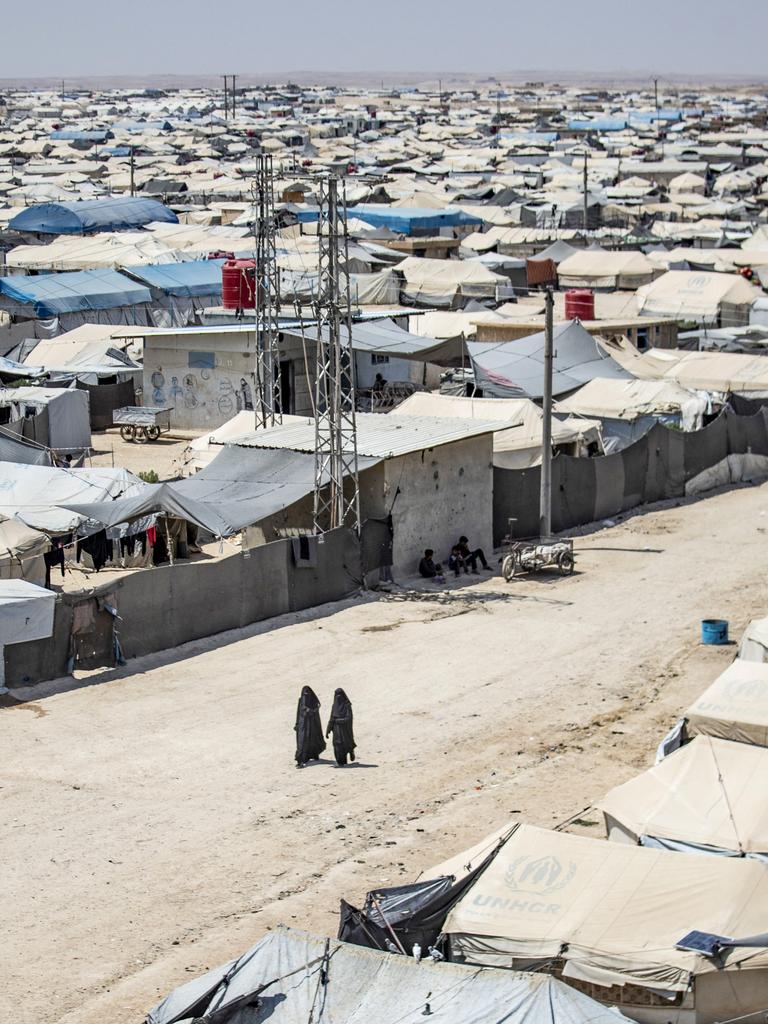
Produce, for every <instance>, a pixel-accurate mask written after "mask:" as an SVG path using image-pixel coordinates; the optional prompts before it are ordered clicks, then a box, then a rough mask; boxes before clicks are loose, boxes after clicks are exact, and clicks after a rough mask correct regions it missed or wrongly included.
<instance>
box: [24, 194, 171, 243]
mask: <svg viewBox="0 0 768 1024" xmlns="http://www.w3.org/2000/svg"><path fill="white" fill-rule="evenodd" d="M151 221H165V222H166V223H168V224H178V223H179V218H178V217H177V216H176V214H175V213H174V212H173V211H172V210H169V209H168V207H167V206H163V204H162V203H160V202H158V201H157V200H156V199H141V198H139V197H136V196H113V197H111V198H109V199H84V200H79V201H76V202H73V203H38V204H37V205H36V206H30V207H28V208H27V209H26V210H22V211H21V213H17V214H16V216H15V217H13V218H12V219H11V221H10V222H9V224H8V227H10V228H11V229H12V230H14V231H31V232H33V233H35V234H41V235H84V234H86V233H87V232H88V231H122V230H125V229H127V228H140V227H143V226H144V225H145V224H149V223H150V222H151Z"/></svg>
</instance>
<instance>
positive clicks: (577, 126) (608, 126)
mask: <svg viewBox="0 0 768 1024" xmlns="http://www.w3.org/2000/svg"><path fill="white" fill-rule="evenodd" d="M626 127H627V122H626V120H625V119H623V118H618V119H614V118H607V117H603V118H599V119H596V120H594V121H584V120H576V121H569V122H568V128H569V130H570V131H572V132H620V131H623V130H624V129H625V128H626Z"/></svg>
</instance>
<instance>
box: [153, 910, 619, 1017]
mask: <svg viewBox="0 0 768 1024" xmlns="http://www.w3.org/2000/svg"><path fill="white" fill-rule="evenodd" d="M426 952H427V951H426V950H424V953H425V954H426ZM214 1011H215V1012H214ZM209 1015H210V1016H209ZM192 1017H194V1018H195V1019H197V1018H201V1019H204V1020H208V1019H210V1020H217V1021H221V1024H225V1022H230V1024H259V1022H261V1021H265V1020H267V1019H269V1021H270V1024H307V1022H308V1021H310V1022H313V1024H385V1022H390V1021H391V1022H393V1024H395V1022H396V1024H422V1022H423V1021H424V1019H425V1018H427V1019H428V1018H430V1017H434V1018H435V1021H436V1022H437V1024H622V1022H624V1021H625V1018H623V1017H622V1016H621V1015H620V1014H617V1013H616V1012H615V1011H612V1010H608V1009H606V1008H604V1007H602V1006H600V1005H599V1004H598V1003H596V1002H595V1001H594V1000H593V999H590V998H589V996H585V995H582V994H581V993H580V992H574V991H573V989H570V988H569V987H568V986H567V985H564V984H563V983H562V982H560V981H557V980H555V979H554V978H550V977H546V976H545V975H537V974H522V973H510V972H508V971H495V970H480V971H478V970H474V969H469V968H467V967H461V966H459V965H457V964H451V963H434V962H433V961H432V960H431V958H429V957H427V958H426V959H424V960H422V961H421V962H417V961H416V960H414V959H412V958H411V957H404V956H401V955H396V954H392V953H381V952H379V951H378V950H372V949H365V948H363V947H361V946H353V945H350V944H349V943H343V942H338V941H337V940H335V939H322V938H316V937H315V936H313V935H307V934H306V933H304V932H299V931H294V930H292V929H289V928H285V927H282V926H281V927H279V928H277V929H276V930H275V931H273V932H271V933H270V934H268V935H266V936H265V937H264V938H263V939H261V940H260V941H259V942H257V943H256V945H255V946H253V947H252V948H251V949H249V950H248V951H247V952H246V953H244V954H243V956H241V957H240V958H239V959H238V960H233V961H231V962H230V963H227V964H223V965H222V966H221V967H217V968H215V969H214V970H212V971H209V972H208V973H207V974H204V975H203V976H202V977H200V978H196V979H194V980H193V981H189V982H187V983H186V984H185V985H182V986H181V987H180V988H177V989H176V990H175V991H173V992H171V994H170V995H169V996H167V997H166V998H165V999H164V1000H163V1001H162V1002H161V1003H159V1004H158V1005H157V1006H156V1007H155V1008H154V1009H152V1010H150V1012H149V1014H148V1015H147V1024H175V1022H177V1021H182V1020H185V1021H190V1020H191V1018H192Z"/></svg>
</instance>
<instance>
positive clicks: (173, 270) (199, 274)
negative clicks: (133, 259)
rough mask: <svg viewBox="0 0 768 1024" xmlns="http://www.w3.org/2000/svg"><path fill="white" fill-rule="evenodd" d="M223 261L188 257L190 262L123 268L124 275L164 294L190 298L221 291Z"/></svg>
mask: <svg viewBox="0 0 768 1024" xmlns="http://www.w3.org/2000/svg"><path fill="white" fill-rule="evenodd" d="M222 263H224V260H190V261H189V263H155V264H153V265H152V266H142V267H125V268H124V269H125V272H126V274H130V275H131V277H135V278H137V279H138V280H139V281H142V282H143V283H144V284H146V285H149V287H150V288H158V289H159V290H160V291H162V292H165V294H166V295H179V296H186V297H187V298H192V297H193V296H196V295H216V294H218V293H219V292H220V291H221V265H222Z"/></svg>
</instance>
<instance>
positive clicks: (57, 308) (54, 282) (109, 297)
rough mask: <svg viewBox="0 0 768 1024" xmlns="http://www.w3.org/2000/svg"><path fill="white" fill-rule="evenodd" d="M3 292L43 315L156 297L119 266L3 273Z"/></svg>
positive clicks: (0, 288)
mask: <svg viewBox="0 0 768 1024" xmlns="http://www.w3.org/2000/svg"><path fill="white" fill-rule="evenodd" d="M0 296H4V297H5V299H6V300H9V301H11V302H15V303H18V304H19V305H20V306H22V307H25V306H26V307H31V311H32V312H33V313H34V316H36V317H43V318H45V317H55V316H59V315H60V314H62V313H77V312H82V311H86V310H97V309H114V308H115V307H119V306H137V305H140V304H141V303H146V302H151V301H152V293H151V292H150V291H149V289H148V288H146V287H144V285H140V284H138V283H137V282H136V281H131V280H130V279H129V278H127V277H125V276H124V275H123V274H119V273H118V272H117V271H116V270H76V271H73V272H72V273H68V274H40V275H39V276H37V277H2V278H0ZM28 312H29V310H28Z"/></svg>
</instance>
